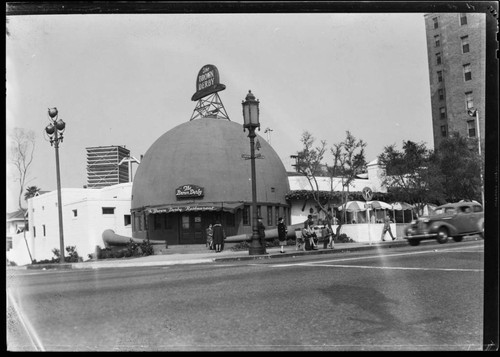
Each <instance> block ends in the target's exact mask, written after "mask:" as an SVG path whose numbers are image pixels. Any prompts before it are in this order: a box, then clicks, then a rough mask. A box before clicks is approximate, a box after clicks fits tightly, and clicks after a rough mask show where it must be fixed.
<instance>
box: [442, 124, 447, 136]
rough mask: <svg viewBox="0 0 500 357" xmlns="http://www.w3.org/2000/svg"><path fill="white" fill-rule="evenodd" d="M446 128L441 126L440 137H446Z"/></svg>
mask: <svg viewBox="0 0 500 357" xmlns="http://www.w3.org/2000/svg"><path fill="white" fill-rule="evenodd" d="M447 132H448V130H447V128H446V125H441V136H443V137H444V136H446V135H447Z"/></svg>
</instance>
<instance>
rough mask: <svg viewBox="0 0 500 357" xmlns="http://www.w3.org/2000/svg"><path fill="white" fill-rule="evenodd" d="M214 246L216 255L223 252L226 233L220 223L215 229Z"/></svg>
mask: <svg viewBox="0 0 500 357" xmlns="http://www.w3.org/2000/svg"><path fill="white" fill-rule="evenodd" d="M212 230H213V244H214V246H215V253H220V252H222V245H223V244H224V239H226V232H225V231H224V228H223V227H222V224H220V222H219V221H217V222H215V224H214V226H213V228H212Z"/></svg>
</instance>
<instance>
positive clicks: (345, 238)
mask: <svg viewBox="0 0 500 357" xmlns="http://www.w3.org/2000/svg"><path fill="white" fill-rule="evenodd" d="M335 241H336V242H338V243H354V241H353V240H352V239H351V238H349V237H348V236H347V234H345V233H342V234H340V235H339V236H338V237H337V238H335Z"/></svg>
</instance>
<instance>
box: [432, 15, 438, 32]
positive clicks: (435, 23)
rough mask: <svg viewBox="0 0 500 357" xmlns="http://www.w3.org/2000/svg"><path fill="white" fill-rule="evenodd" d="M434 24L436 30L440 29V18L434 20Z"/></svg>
mask: <svg viewBox="0 0 500 357" xmlns="http://www.w3.org/2000/svg"><path fill="white" fill-rule="evenodd" d="M432 22H433V23H434V28H435V29H437V28H438V27H439V22H438V18H437V17H435V18H433V19H432Z"/></svg>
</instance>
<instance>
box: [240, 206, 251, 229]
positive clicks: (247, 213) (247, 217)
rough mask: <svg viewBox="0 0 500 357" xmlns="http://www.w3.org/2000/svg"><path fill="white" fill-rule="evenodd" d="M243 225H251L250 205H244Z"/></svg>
mask: <svg viewBox="0 0 500 357" xmlns="http://www.w3.org/2000/svg"><path fill="white" fill-rule="evenodd" d="M242 218H243V225H244V226H249V225H250V206H243V217H242Z"/></svg>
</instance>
